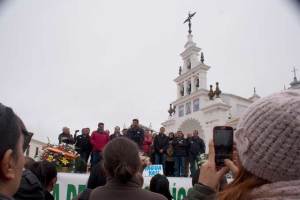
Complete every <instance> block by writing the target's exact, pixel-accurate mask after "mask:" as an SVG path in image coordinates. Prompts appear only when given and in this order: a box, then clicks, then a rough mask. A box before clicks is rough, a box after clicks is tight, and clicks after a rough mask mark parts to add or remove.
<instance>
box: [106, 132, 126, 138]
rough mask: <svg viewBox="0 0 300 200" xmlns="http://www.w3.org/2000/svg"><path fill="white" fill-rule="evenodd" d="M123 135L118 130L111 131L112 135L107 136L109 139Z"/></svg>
mask: <svg viewBox="0 0 300 200" xmlns="http://www.w3.org/2000/svg"><path fill="white" fill-rule="evenodd" d="M122 136H123V135H122V134H121V133H120V132H119V133H118V132H116V133H113V134H112V135H110V136H109V140H113V139H115V138H117V137H122Z"/></svg>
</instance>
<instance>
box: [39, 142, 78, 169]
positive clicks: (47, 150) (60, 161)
mask: <svg viewBox="0 0 300 200" xmlns="http://www.w3.org/2000/svg"><path fill="white" fill-rule="evenodd" d="M77 157H78V154H77V152H76V151H75V150H74V148H73V147H72V146H70V145H66V144H62V145H51V144H48V145H47V146H45V147H44V148H43V153H42V155H41V160H47V161H49V162H52V163H54V164H55V165H56V167H57V168H58V170H59V169H61V168H68V169H69V170H72V169H73V168H74V163H75V160H76V158H77Z"/></svg>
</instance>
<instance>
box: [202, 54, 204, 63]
mask: <svg viewBox="0 0 300 200" xmlns="http://www.w3.org/2000/svg"><path fill="white" fill-rule="evenodd" d="M201 62H202V63H204V54H203V52H201Z"/></svg>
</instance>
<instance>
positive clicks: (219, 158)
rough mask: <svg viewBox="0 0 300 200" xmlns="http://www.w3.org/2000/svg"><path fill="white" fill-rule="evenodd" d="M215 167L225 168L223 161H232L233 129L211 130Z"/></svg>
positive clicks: (219, 127)
mask: <svg viewBox="0 0 300 200" xmlns="http://www.w3.org/2000/svg"><path fill="white" fill-rule="evenodd" d="M213 142H214V149H215V163H216V167H217V168H219V167H223V166H225V163H224V160H225V159H230V160H232V153H233V128H232V127H230V126H216V127H214V129H213Z"/></svg>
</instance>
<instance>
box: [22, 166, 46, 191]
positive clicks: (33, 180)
mask: <svg viewBox="0 0 300 200" xmlns="http://www.w3.org/2000/svg"><path fill="white" fill-rule="evenodd" d="M22 177H23V178H24V179H25V180H26V181H27V182H28V183H29V184H30V185H37V186H40V187H42V185H41V183H40V181H39V179H38V178H37V176H36V175H35V174H34V173H33V172H31V171H30V170H28V169H26V170H24V171H23V174H22Z"/></svg>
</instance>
